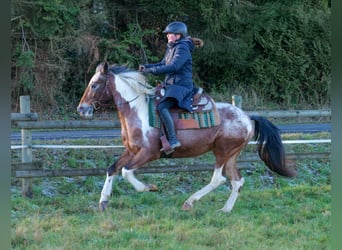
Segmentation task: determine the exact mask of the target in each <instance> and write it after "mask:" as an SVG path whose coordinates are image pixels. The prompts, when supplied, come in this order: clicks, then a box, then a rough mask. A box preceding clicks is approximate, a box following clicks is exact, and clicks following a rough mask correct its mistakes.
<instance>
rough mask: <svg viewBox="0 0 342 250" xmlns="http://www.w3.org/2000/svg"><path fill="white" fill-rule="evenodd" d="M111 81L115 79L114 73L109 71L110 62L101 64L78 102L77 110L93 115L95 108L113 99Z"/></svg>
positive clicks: (82, 114) (85, 115)
mask: <svg viewBox="0 0 342 250" xmlns="http://www.w3.org/2000/svg"><path fill="white" fill-rule="evenodd" d="M110 81H114V75H113V74H112V73H111V72H109V70H108V64H107V63H104V64H100V65H99V66H98V67H97V68H96V72H95V74H94V75H93V77H92V78H91V79H90V81H89V84H88V86H87V88H86V90H85V91H84V93H83V96H82V98H81V100H80V103H79V104H78V107H77V111H78V112H79V113H80V115H81V116H83V117H91V116H93V113H94V111H95V110H97V109H99V108H100V107H101V106H104V105H107V104H109V103H111V102H112V101H113V96H112V93H111V91H110V89H109V87H110Z"/></svg>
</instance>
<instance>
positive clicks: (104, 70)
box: [101, 62, 108, 75]
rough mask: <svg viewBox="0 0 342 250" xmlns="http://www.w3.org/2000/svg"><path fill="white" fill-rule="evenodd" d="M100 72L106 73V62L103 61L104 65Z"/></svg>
mask: <svg viewBox="0 0 342 250" xmlns="http://www.w3.org/2000/svg"><path fill="white" fill-rule="evenodd" d="M101 73H102V74H105V75H106V74H107V73H108V63H107V62H105V63H104V65H103V67H102V69H101Z"/></svg>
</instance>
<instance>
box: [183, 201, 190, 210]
mask: <svg viewBox="0 0 342 250" xmlns="http://www.w3.org/2000/svg"><path fill="white" fill-rule="evenodd" d="M191 209H192V205H190V204H189V203H187V202H185V203H184V204H183V206H182V210H183V211H189V210H191Z"/></svg>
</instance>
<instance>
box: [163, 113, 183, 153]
mask: <svg viewBox="0 0 342 250" xmlns="http://www.w3.org/2000/svg"><path fill="white" fill-rule="evenodd" d="M159 115H160V119H161V121H162V123H163V125H164V127H165V131H166V137H167V139H168V141H169V143H170V146H171V148H172V149H175V148H177V147H180V146H181V143H180V142H179V141H178V139H177V137H176V132H175V125H174V123H173V119H172V116H171V114H170V111H169V110H168V109H163V110H161V112H160V113H159Z"/></svg>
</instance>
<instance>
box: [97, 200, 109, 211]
mask: <svg viewBox="0 0 342 250" xmlns="http://www.w3.org/2000/svg"><path fill="white" fill-rule="evenodd" d="M107 207H108V201H102V202H100V203H99V209H100V211H101V212H104V211H105V210H106V209H107Z"/></svg>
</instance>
